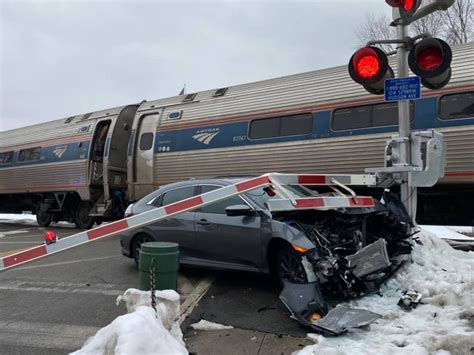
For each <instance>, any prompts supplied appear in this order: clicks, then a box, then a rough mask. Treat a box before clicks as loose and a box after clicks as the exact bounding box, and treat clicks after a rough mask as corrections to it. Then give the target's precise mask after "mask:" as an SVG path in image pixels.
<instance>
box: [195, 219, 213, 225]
mask: <svg viewBox="0 0 474 355" xmlns="http://www.w3.org/2000/svg"><path fill="white" fill-rule="evenodd" d="M196 223H197V224H201V225H203V226H207V225H209V224H211V222H209V221H208V220H207V219H200V220H199V221H197V222H196Z"/></svg>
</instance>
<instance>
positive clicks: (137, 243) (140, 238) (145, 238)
mask: <svg viewBox="0 0 474 355" xmlns="http://www.w3.org/2000/svg"><path fill="white" fill-rule="evenodd" d="M153 241H154V240H153V238H152V237H151V236H150V235H148V234H139V235H137V236H136V237H135V239H134V240H133V259H134V260H135V264H136V265H137V266H138V258H139V256H140V247H141V245H142V244H143V243H147V242H153Z"/></svg>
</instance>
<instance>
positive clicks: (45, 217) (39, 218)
mask: <svg viewBox="0 0 474 355" xmlns="http://www.w3.org/2000/svg"><path fill="white" fill-rule="evenodd" d="M52 218H53V216H52V215H51V213H49V212H47V211H42V210H40V209H38V211H37V212H36V223H38V226H40V227H47V226H49V225H50V224H51V220H52Z"/></svg>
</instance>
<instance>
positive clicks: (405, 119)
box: [397, 24, 416, 221]
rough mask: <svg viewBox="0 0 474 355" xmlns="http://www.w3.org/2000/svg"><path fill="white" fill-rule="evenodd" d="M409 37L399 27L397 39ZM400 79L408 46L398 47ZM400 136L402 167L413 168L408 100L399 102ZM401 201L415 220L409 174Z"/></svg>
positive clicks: (404, 74)
mask: <svg viewBox="0 0 474 355" xmlns="http://www.w3.org/2000/svg"><path fill="white" fill-rule="evenodd" d="M406 35H407V28H406V26H405V25H401V24H399V25H397V39H399V40H403V39H404V38H405V37H406ZM397 60H398V77H399V78H406V77H408V48H407V47H406V44H399V45H398V46H397ZM398 135H399V144H400V163H401V165H402V166H411V152H410V102H409V101H408V100H404V101H398ZM400 193H401V200H402V202H403V204H404V205H405V207H406V209H407V212H408V214H409V215H410V217H412V219H413V221H414V220H415V213H416V210H415V209H416V189H414V188H411V186H410V184H409V179H408V173H406V172H405V173H402V184H401V186H400Z"/></svg>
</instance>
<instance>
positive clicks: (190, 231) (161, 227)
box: [150, 185, 197, 258]
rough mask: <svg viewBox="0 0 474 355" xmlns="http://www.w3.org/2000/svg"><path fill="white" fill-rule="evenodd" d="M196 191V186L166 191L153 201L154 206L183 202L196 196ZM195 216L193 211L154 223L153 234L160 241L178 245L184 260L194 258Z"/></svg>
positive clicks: (151, 227) (152, 226)
mask: <svg viewBox="0 0 474 355" xmlns="http://www.w3.org/2000/svg"><path fill="white" fill-rule="evenodd" d="M196 191H197V190H196V185H190V186H181V187H177V188H174V189H172V190H168V191H165V192H164V193H163V194H162V195H160V196H159V197H158V198H157V199H156V200H155V201H153V205H154V206H155V207H162V206H166V205H169V204H170V203H174V202H178V201H182V200H184V199H186V198H189V197H192V196H194V195H195V192H196ZM194 214H195V212H193V211H189V212H182V213H179V214H177V215H175V216H173V217H170V218H166V219H164V220H162V221H160V222H157V223H154V224H152V225H151V226H150V229H151V232H152V233H153V235H154V237H155V239H156V240H158V241H162V242H174V243H178V244H179V250H180V253H181V257H182V258H187V257H193V256H194V247H195V241H194V238H195V237H194Z"/></svg>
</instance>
